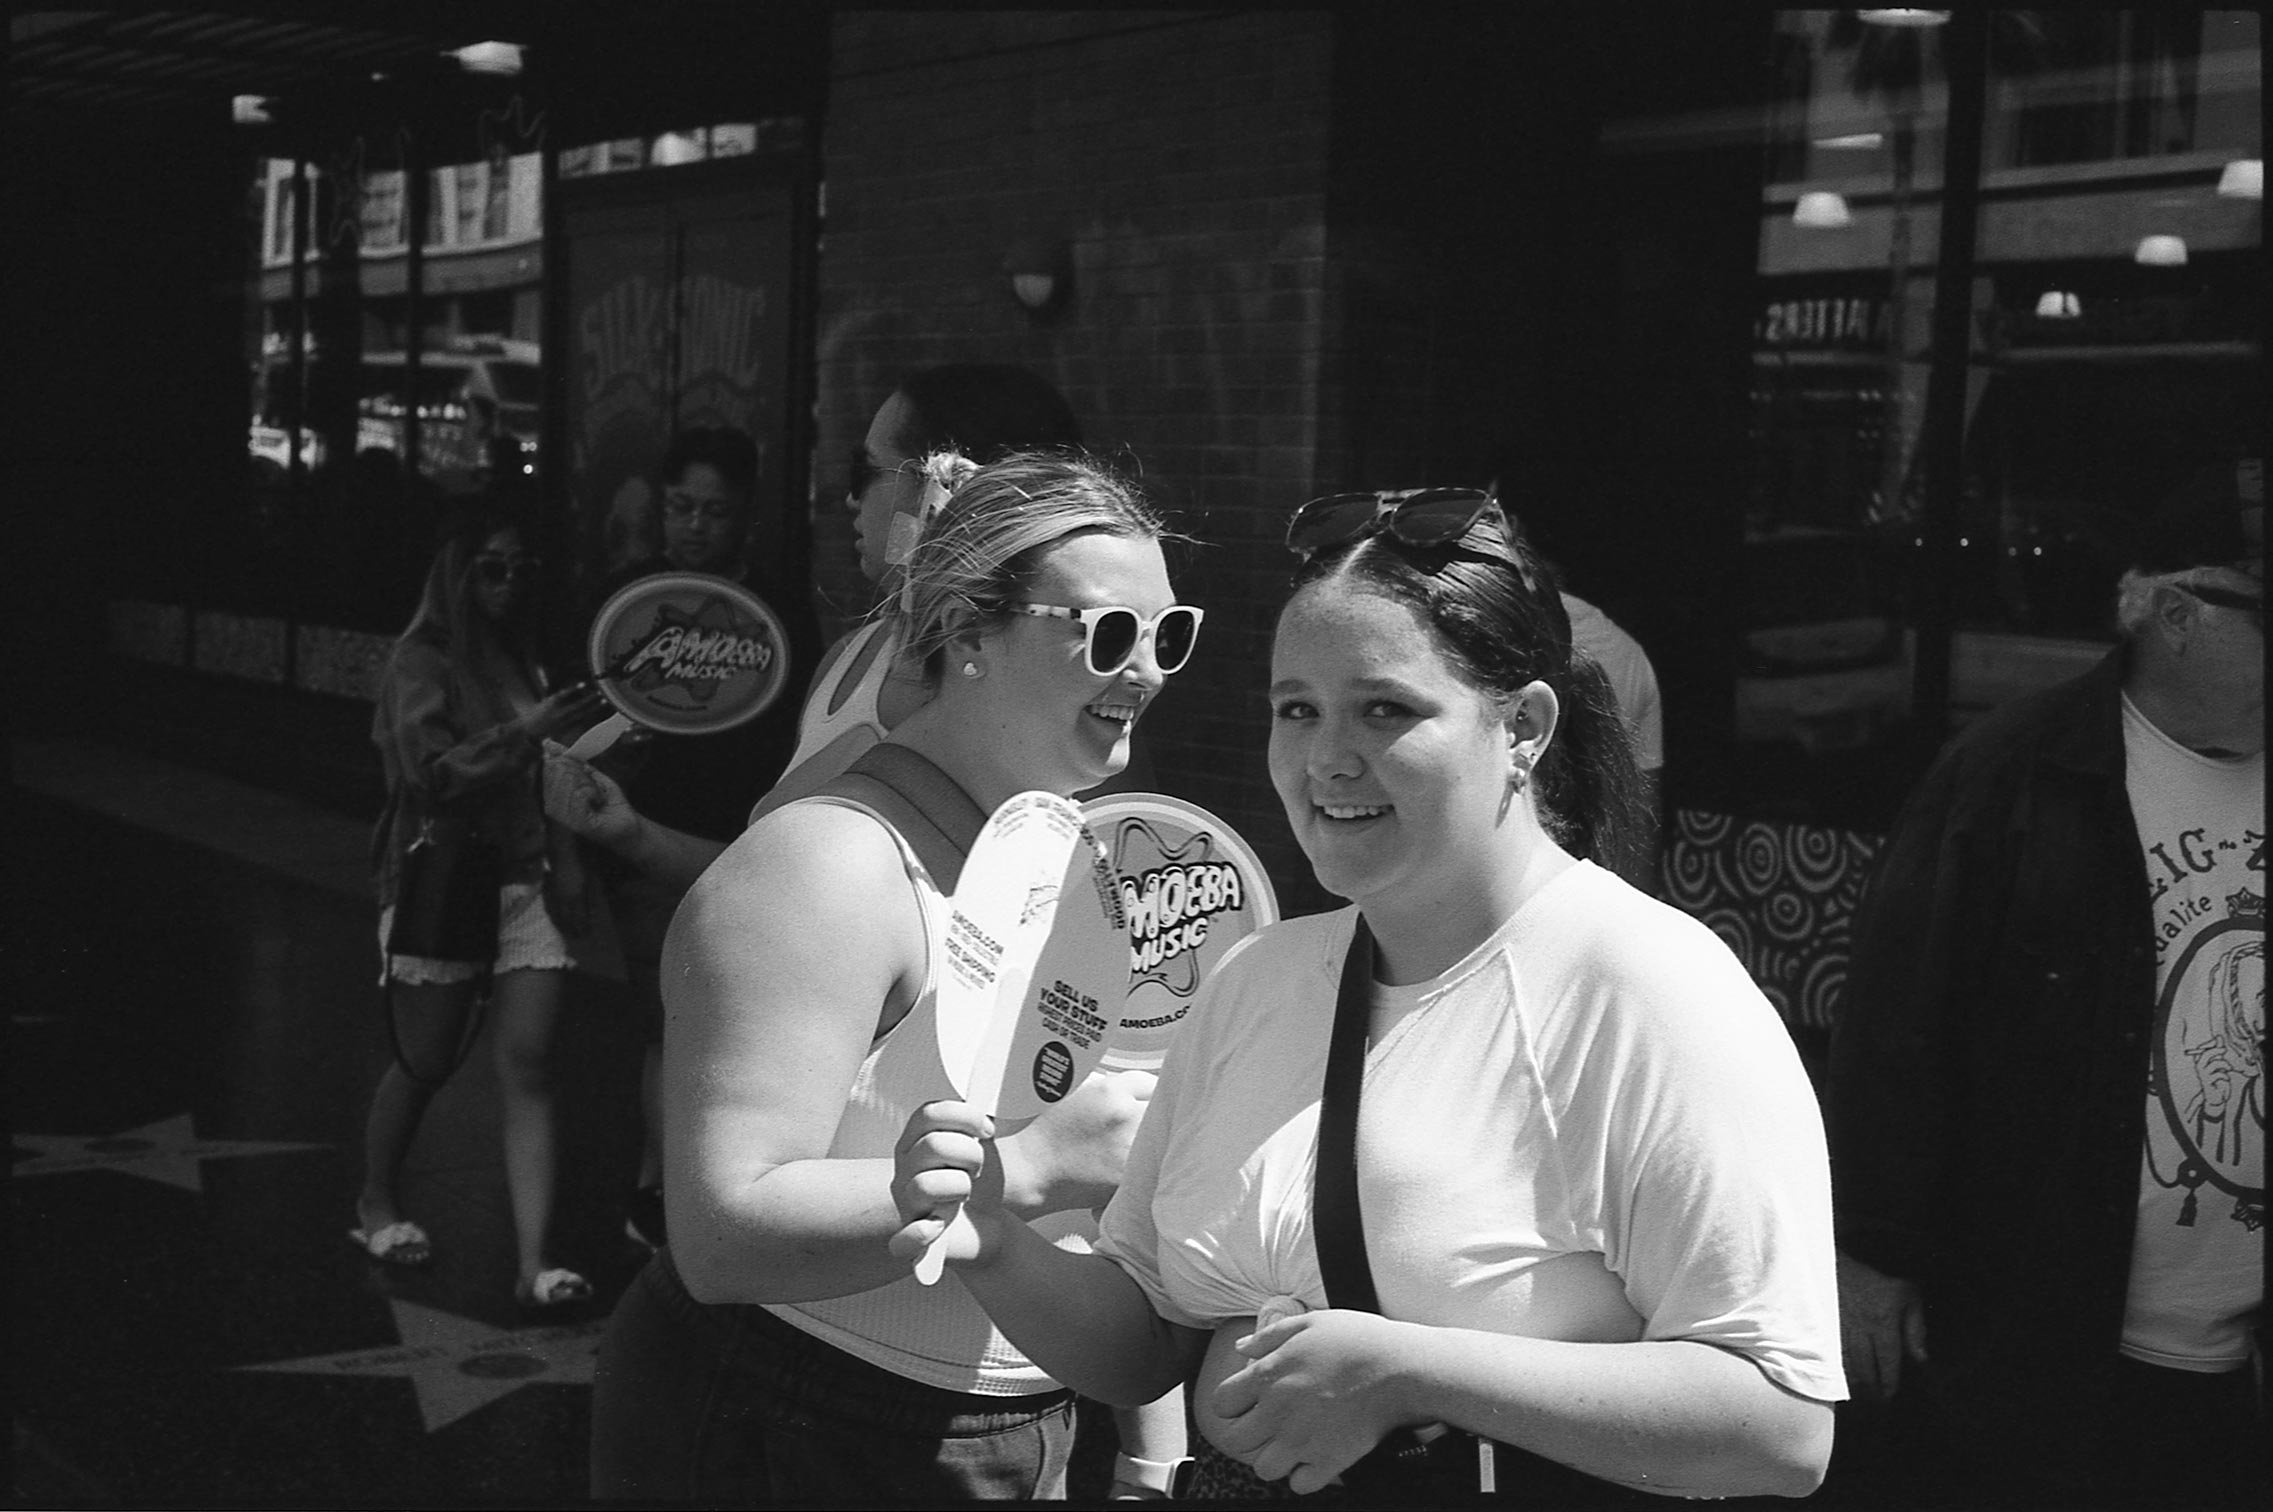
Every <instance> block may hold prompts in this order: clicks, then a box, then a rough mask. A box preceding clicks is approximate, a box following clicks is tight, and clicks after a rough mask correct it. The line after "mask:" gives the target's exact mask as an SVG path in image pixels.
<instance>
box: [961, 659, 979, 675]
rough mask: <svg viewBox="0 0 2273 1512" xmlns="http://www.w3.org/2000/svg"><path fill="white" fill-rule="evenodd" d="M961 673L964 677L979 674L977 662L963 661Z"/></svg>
mask: <svg viewBox="0 0 2273 1512" xmlns="http://www.w3.org/2000/svg"><path fill="white" fill-rule="evenodd" d="M963 675H964V676H965V677H976V676H978V675H979V664H978V663H977V662H965V663H963Z"/></svg>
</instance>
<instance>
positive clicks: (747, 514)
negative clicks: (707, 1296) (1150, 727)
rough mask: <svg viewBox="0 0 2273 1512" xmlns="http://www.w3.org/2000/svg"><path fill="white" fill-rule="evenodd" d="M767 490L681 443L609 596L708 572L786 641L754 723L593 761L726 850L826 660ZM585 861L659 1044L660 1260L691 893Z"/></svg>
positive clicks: (726, 441) (725, 450)
mask: <svg viewBox="0 0 2273 1512" xmlns="http://www.w3.org/2000/svg"><path fill="white" fill-rule="evenodd" d="M757 482H758V451H757V447H756V445H755V444H754V443H753V442H752V441H751V440H750V438H749V437H748V436H745V435H743V434H742V433H741V432H740V431H735V430H726V429H722V428H717V427H694V428H690V429H687V430H683V431H681V432H679V434H678V435H676V436H675V437H673V438H672V441H671V445H670V447H669V448H668V449H667V450H666V451H665V452H664V454H663V459H662V461H661V462H660V463H659V464H658V465H657V467H656V470H655V475H654V486H655V493H654V497H655V500H656V506H657V516H658V524H659V526H660V539H661V541H662V552H661V554H660V555H658V556H654V557H649V558H647V559H646V560H644V561H638V562H634V563H631V564H630V565H628V566H626V567H624V568H622V569H620V570H618V571H617V572H616V573H614V574H613V575H612V576H610V577H609V578H608V580H607V581H606V582H605V583H604V584H603V585H602V592H601V595H600V601H601V602H605V600H606V598H607V596H608V595H610V594H612V593H614V592H615V591H616V590H617V589H619V588H622V587H623V586H625V585H626V584H628V583H631V582H634V581H636V580H637V579H639V578H643V577H648V576H651V575H653V574H655V573H658V572H707V573H710V574H712V575H714V576H717V577H724V578H731V579H733V580H734V581H736V582H739V583H741V584H743V585H744V586H745V587H747V588H749V589H750V590H751V591H752V592H754V593H756V594H757V595H758V597H760V598H762V599H764V600H765V601H766V604H767V605H768V607H770V608H771V609H772V610H773V611H774V613H775V614H776V615H777V616H779V618H780V619H781V622H782V625H783V626H784V628H786V629H787V631H788V632H789V675H788V679H787V681H786V682H785V683H784V685H783V687H782V690H781V694H780V696H779V697H778V698H776V699H775V701H774V703H773V705H772V706H771V707H770V708H768V709H767V710H766V711H765V712H764V713H762V714H760V715H759V716H758V717H757V718H755V719H752V720H749V721H747V722H745V723H743V724H739V725H736V726H734V727H733V728H731V729H726V730H721V731H718V732H716V733H714V734H709V735H663V734H650V733H635V734H634V735H631V736H627V737H626V738H625V739H624V740H621V741H619V742H617V744H616V746H615V747H614V748H613V749H611V750H610V751H609V752H608V753H607V754H606V755H604V756H601V757H600V758H598V760H597V762H596V765H597V766H598V767H599V769H600V770H602V771H605V772H606V773H607V774H608V775H609V776H610V777H612V778H614V779H615V780H616V781H617V782H618V783H619V784H620V785H621V787H622V789H623V791H624V795H625V797H626V798H627V799H628V800H629V801H630V802H631V803H632V804H633V805H634V806H635V807H636V808H637V809H638V810H639V811H640V812H641V813H643V814H646V815H648V816H649V817H650V818H652V819H654V820H656V821H657V822H658V823H661V824H665V825H669V826H670V827H671V828H673V829H674V830H678V831H682V832H684V833H686V834H690V835H699V836H702V837H704V838H705V839H708V840H711V841H715V842H719V843H723V842H725V841H728V840H731V839H733V838H734V837H735V836H736V835H739V834H740V833H741V832H742V821H743V816H744V815H746V814H747V813H749V811H750V805H751V804H753V803H755V802H756V801H757V800H758V797H759V796H760V795H761V794H763V793H764V792H765V791H766V790H767V789H768V788H770V787H772V786H773V784H774V781H775V779H776V778H778V777H779V776H780V775H781V772H782V769H783V767H785V766H786V765H787V764H788V762H789V758H790V755H791V754H792V753H793V752H794V751H795V750H796V749H797V716H798V710H799V709H800V708H801V707H803V705H804V702H805V689H806V685H807V684H808V683H809V682H810V681H811V679H812V676H813V668H814V666H815V665H816V664H817V663H818V662H819V660H820V655H821V627H820V622H819V620H818V618H817V617H816V616H815V615H814V613H813V607H812V603H811V595H810V594H809V593H807V592H806V590H805V586H804V584H803V583H802V582H800V581H798V580H797V578H796V576H795V575H794V574H793V573H792V572H790V571H787V570H785V568H784V565H783V564H776V563H768V562H761V561H752V560H750V552H749V550H748V542H749V536H750V527H751V525H752V523H753V517H754V515H755V512H756V505H755V497H754V496H755V492H756V489H757ZM595 607H597V606H595ZM555 817H556V818H557V817H558V816H557V815H556V816H555ZM586 849H587V853H588V854H589V855H590V856H591V857H592V864H593V865H594V866H595V867H596V869H597V870H598V871H599V874H600V876H601V879H602V881H603V882H604V883H605V884H606V885H607V890H608V899H609V903H610V905H611V907H612V909H613V912H614V919H615V925H616V931H617V935H618V937H619V939H620V940H621V941H622V946H623V954H624V965H625V969H626V973H627V975H628V976H629V978H630V983H631V989H632V993H633V996H634V998H635V1000H636V1002H637V1004H638V1007H639V1011H640V1014H641V1018H642V1022H643V1025H644V1026H645V1029H646V1032H647V1033H648V1035H649V1049H648V1056H647V1059H648V1062H649V1066H648V1070H647V1072H646V1073H645V1074H644V1075H643V1077H642V1083H641V1088H642V1102H643V1104H646V1105H648V1108H649V1117H648V1137H647V1146H646V1148H645V1149H644V1150H643V1152H642V1154H641V1159H640V1167H641V1169H640V1173H639V1176H638V1179H637V1184H636V1187H635V1190H634V1192H633V1194H632V1196H631V1198H630V1199H629V1201H628V1204H627V1207H628V1212H627V1214H626V1228H627V1230H628V1231H629V1233H630V1234H631V1236H632V1237H633V1238H635V1239H637V1240H638V1241H639V1242H641V1243H642V1244H645V1245H647V1246H649V1247H650V1248H654V1247H657V1246H659V1245H660V1244H661V1243H662V1241H663V1238H664V1231H663V1201H662V1188H661V1181H662V1176H661V1157H660V1152H659V1150H658V1149H657V1147H656V1138H657V1135H658V1130H657V1128H656V1125H655V1121H654V1117H653V1109H652V1101H653V1098H652V1091H653V1084H654V1076H653V1062H654V1059H655V1051H656V1049H657V1048H658V1047H659V1046H660V1044H661V1037H662V998H661V996H660V993H659V991H658V988H657V982H656V969H657V967H656V962H657V960H658V959H659V957H660V955H661V952H662V947H663V932H664V930H665V929H667V928H668V927H669V926H670V922H671V915H672V913H673V912H675V911H676V910H677V908H678V906H679V899H680V897H681V896H682V895H683V894H684V893H685V891H686V882H685V879H683V878H676V877H669V876H662V875H658V874H657V873H655V872H653V871H651V870H647V869H643V868H641V867H638V866H635V865H633V864H631V863H630V862H628V861H626V860H624V859H623V858H622V857H621V856H619V855H617V854H616V853H614V852H612V851H606V850H602V849H601V848H599V847H596V846H594V847H587V848H586Z"/></svg>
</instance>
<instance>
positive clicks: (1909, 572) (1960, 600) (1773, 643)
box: [1738, 10, 2265, 766]
mask: <svg viewBox="0 0 2273 1512" xmlns="http://www.w3.org/2000/svg"><path fill="white" fill-rule="evenodd" d="M1861 14H1862V13H1858V12H1843V11H1791V12H1784V13H1781V14H1780V15H1779V18H1778V39H1777V45H1776V47H1775V49H1774V50H1773V52H1772V65H1771V66H1772V73H1773V77H1772V79H1771V81H1770V88H1771V92H1772V104H1771V108H1770V111H1769V118H1768V119H1769V124H1768V138H1769V139H1768V142H1767V144H1766V154H1767V168H1768V173H1767V182H1766V186H1765V190H1764V194H1763V201H1762V206H1761V234H1760V260H1759V265H1758V266H1759V299H1758V306H1757V319H1756V321H1755V326H1754V352H1753V356H1754V374H1755V378H1754V387H1753V395H1752V435H1753V446H1754V451H1755V458H1756V462H1757V466H1756V470H1755V479H1756V482H1755V487H1754V492H1753V497H1752V498H1751V499H1750V500H1749V501H1748V508H1747V514H1746V538H1747V553H1748V556H1749V558H1750V560H1751V562H1752V564H1753V570H1752V571H1750V572H1749V574H1748V583H1749V585H1750V588H1749V591H1750V593H1751V594H1752V596H1753V597H1752V602H1751V603H1750V605H1749V608H1748V613H1749V616H1750V621H1751V623H1750V626H1749V629H1748V632H1747V645H1746V648H1745V656H1746V665H1744V666H1743V667H1742V668H1740V677H1739V693H1738V702H1739V711H1738V716H1739V717H1738V726H1739V734H1740V738H1741V739H1743V740H1744V741H1746V742H1747V743H1751V744H1755V745H1758V746H1760V747H1763V748H1766V747H1776V748H1778V749H1779V750H1780V751H1781V752H1782V753H1783V754H1784V755H1786V756H1787V757H1790V758H1792V760H1793V761H1796V763H1797V764H1798V765H1801V766H1804V765H1806V764H1807V763H1808V762H1810V761H1815V762H1819V763H1833V762H1838V761H1842V760H1844V761H1849V762H1851V761H1853V760H1856V759H1858V758H1859V756H1860V754H1861V753H1867V752H1869V751H1871V750H1873V749H1878V748H1886V747H1889V746H1891V745H1892V744H1895V743H1898V742H1900V741H1901V740H1902V739H1903V737H1904V735H1905V734H1906V733H1909V732H1908V731H1907V730H1906V727H1907V726H1908V725H1909V723H1910V722H1911V721H1912V719H1913V718H1914V717H1917V716H1919V715H1920V714H1921V712H1923V713H1924V715H1926V716H1927V717H1930V718H1933V719H1934V720H1935V721H1936V722H1937V724H1938V723H1943V722H1946V723H1948V724H1961V723H1963V722H1964V721H1965V720H1966V719H1968V718H1971V717H1974V716H1976V715H1978V713H1980V712H1981V711H1982V710H1984V709H1986V708H1989V707H1991V706H1993V705H1995V704H1997V703H1999V702H2002V701H2003V700H2005V699H2007V698H2009V697H2012V696H2014V695H2016V694H2018V693H2021V692H2025V691H2027V690H2028V689H2029V688H2032V687H2035V686H2039V685H2042V684H2043V683H2046V682H2049V681H2053V680H2056V679H2057V678H2059V677H2062V676H2065V675H2067V674H2068V673H2070V672H2072V671H2074V670H2078V669H2080V667H2081V666H2083V665H2087V664H2088V663H2089V662H2090V661H2092V660H2094V659H2096V658H2097V657H2098V656H2099V655H2100V654H2101V653H2102V651H2103V650H2104V648H2105V646H2106V645H2107V644H2108V643H2109V641H2110V640H2111V638H2112V632H2111V623H2110V611H2111V607H2112V604H2111V594H2112V587H2113V583H2114V580H2115V576H2116V574H2117V571H2118V570H2119V568H2120V566H2121V557H2122V552H2123V550H2124V549H2125V543H2126V539H2127V534H2128V532H2129V530H2130V529H2131V528H2132V526H2133V525H2134V523H2135V522H2136V520H2137V519H2138V517H2139V516H2140V514H2141V513H2142V512H2143V511H2144V510H2145V509H2146V508H2147V507H2148V506H2149V505H2151V504H2152V502H2153V501H2154V499H2155V498H2156V497H2157V496H2158V495H2159V494H2160V493H2161V492H2162V491H2164V490H2165V489H2167V488H2168V487H2170V486H2171V485H2172V484H2173V483H2174V482H2175V481H2176V480H2177V479H2178V478H2179V477H2180V476H2182V475H2183V474H2184V473H2186V472H2187V471H2189V470H2191V469H2192V468H2193V467H2195V466H2199V465H2200V464H2202V463H2203V462H2206V461H2210V460H2214V459H2219V458H2225V457H2231V456H2234V455H2238V454H2239V453H2240V452H2241V451H2242V450H2244V449H2246V448H2249V447H2251V446H2252V445H2253V444H2254V442H2255V438H2256V437H2257V435H2258V433H2259V431H2260V429H2261V427H2262V416H2263V413H2264V405H2265V394H2264V376H2263V326H2262V304H2261V299H2260V286H2261V282H2262V272H2261V265H2260V261H2259V259H2260V252H2261V248H2262V199H2261V197H2260V196H2261V194H2262V189H2261V188H2260V187H2257V186H2258V185H2260V184H2261V182H2262V180H2261V173H2262V168H2261V166H2260V163H2261V159H2262V145H2261V129H2262V128H2261V122H2260V118H2261V114H2262V86H2261V79H2260V63H2259V59H2260V50H2261V35H2260V20H2259V17H2258V15H2257V14H2256V13H2255V12H2246V11H2150V10H2129V11H2107V10H2083V11H2069V10H2047V11H1993V12H1988V13H1986V15H1985V16H1984V17H1983V18H1981V19H1982V22H1983V33H1984V35H1983V40H1982V44H1981V45H1982V47H1983V50H1984V51H1985V54H1986V58H1985V62H1984V63H1983V65H1982V66H1981V67H1979V68H1978V69H1976V70H1965V69H1953V67H1952V65H1951V61H1950V57H1949V55H1948V47H1949V37H1950V35H1951V30H1950V29H1949V28H1946V27H1936V26H1926V27H1885V26H1878V25H1873V24H1870V23H1868V22H1866V21H1864V20H1862V19H1861ZM1905 14H1911V15H1916V14H1919V13H1905ZM1957 89H1977V90H1979V91H1980V98H1979V111H1980V115H1979V119H1980V120H1981V123H1982V124H1981V130H1980V144H1981V146H1980V161H1979V167H1978V171H1977V172H1972V171H1970V169H1969V171H1968V173H1967V175H1966V176H1965V177H1963V178H1961V181H1960V182H1958V183H1957V184H1955V185H1950V184H1947V183H1945V182H1944V180H1945V176H1946V175H1945V158H1946V156H1947V151H1948V143H1949V137H1950V131H1949V123H1950V120H1951V110H1952V93H1953V90H1957ZM1958 195H1968V196H1972V201H1971V203H1972V204H1973V205H1974V206H1975V207H1977V220H1976V226H1977V230H1976V234H1975V236H1974V238H1973V242H1972V245H1971V246H1970V247H1969V248H1960V249H1959V254H1960V255H1961V256H1963V257H1964V258H1965V259H1966V260H1967V262H1968V263H1969V266H1968V267H1967V268H1966V269H1965V270H1964V271H1965V272H1966V274H1967V276H1966V277H1965V278H1964V280H1963V282H1962V283H1960V284H1959V285H1958V286H1959V287H1961V288H1966V289H1969V290H1970V299H1971V305H1970V309H1969V311H1968V314H1969V320H1968V322H1967V328H1968V330H1969V332H1970V341H1969V349H1968V350H1967V351H1965V352H1964V353H1962V354H1954V355H1953V354H1950V353H1947V352H1942V351H1938V350H1937V348H1936V346H1935V343H1934V341H1933V333H1934V329H1935V324H1936V322H1935V316H1934V298H1935V289H1936V283H1937V278H1938V276H1939V275H1940V272H1941V269H1940V267H1939V263H1940V261H1941V258H1942V256H1943V248H1942V247H1941V228H1942V220H1943V216H1944V214H1945V212H1946V213H1951V214H1955V213H1956V211H1955V209H1954V208H1953V207H1954V206H1955V205H1956V203H1957V200H1956V196H1958ZM1960 223H1962V222H1960ZM1945 287H1946V285H1945ZM1960 358H1961V359H1962V360H1959V359H1960ZM1937 359H1939V366H1938V367H1937ZM1935 381H1943V382H1950V383H1955V384H1962V386H1963V405H1962V414H1963V419H1962V434H1961V435H1959V436H1956V437H1947V436H1938V435H1934V434H1930V433H1929V432H1928V430H1927V424H1926V421H1927V395H1928V392H1929V387H1930V385H1931V383H1932V382H1935ZM1949 445H1955V446H1956V447H1957V448H1958V449H1959V450H1958V456H1959V458H1960V463H1959V466H1958V468H1957V469H1956V473H1957V476H1958V477H1959V478H1960V480H1961V482H1960V484H1959V487H1958V492H1959V497H1958V499H1957V500H1956V501H1955V506H1954V508H1953V509H1950V510H1948V511H1947V512H1946V513H1943V514H1941V515H1939V516H1937V515H1936V513H1935V511H1934V510H1933V509H1932V508H1929V501H1928V499H1927V497H1926V492H1927V479H1928V475H1929V472H1930V469H1929V467H1928V466H1927V465H1926V462H1927V459H1928V457H1929V456H1930V455H1931V454H1932V453H1931V449H1932V448H1934V447H1936V446H1949ZM1937 518H1938V519H1940V520H1943V521H1954V527H1950V526H1947V525H1942V526H1937V525H1936V523H1935V521H1936V520H1937ZM1936 528H1954V531H1955V534H1956V559H1957V561H1958V563H1959V564H1960V565H1959V567H1958V579H1957V581H1956V582H1955V583H1954V584H1953V585H1951V586H1952V587H1953V588H1954V598H1953V599H1952V600H1950V601H1949V602H1950V605H1951V607H1950V609H1949V610H1948V611H1947V612H1948V613H1950V614H1952V615H1953V616H1954V623H1953V624H1951V625H1949V626H1946V627H1945V629H1946V630H1947V631H1948V635H1947V638H1946V644H1948V645H1949V646H1950V647H1951V650H1950V652H1949V661H1950V668H1949V670H1950V677H1949V691H1948V699H1947V705H1946V708H1945V709H1943V710H1928V711H1920V710H1919V709H1918V708H1917V707H1916V705H1915V699H1914V694H1915V689H1916V687H1917V679H1916V674H1917V671H1918V668H1917V658H1918V656H1919V655H1920V654H1921V651H1920V647H1921V645H1922V644H1929V643H1930V642H1931V641H1932V639H1933V638H1932V637H1927V638H1926V641H1925V642H1922V641H1921V638H1920V634H1919V632H1920V630H1921V629H1922V628H1925V626H1924V624H1923V623H1922V616H1925V615H1928V614H1929V613H1941V612H1944V611H1942V610H1939V609H1934V608H1932V607H1931V605H1932V604H1933V603H1934V602H1935V601H1936V600H1937V598H1938V596H1937V595H1930V594H1926V593H1923V592H1922V591H1921V589H1922V586H1923V585H1922V583H1921V581H1920V577H1919V574H1920V573H1921V572H1922V571H1924V570H1925V569H1924V567H1923V566H1922V564H1923V563H1925V562H1928V561H1931V560H1936V559H1937V558H1936V557H1935V555H1934V553H1932V552H1930V551H1928V550H1927V547H1928V546H1929V544H1930V542H1929V538H1928V536H1929V532H1930V531H1931V530H1933V529H1936ZM1789 764H1791V763H1790V762H1787V765H1789Z"/></svg>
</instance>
